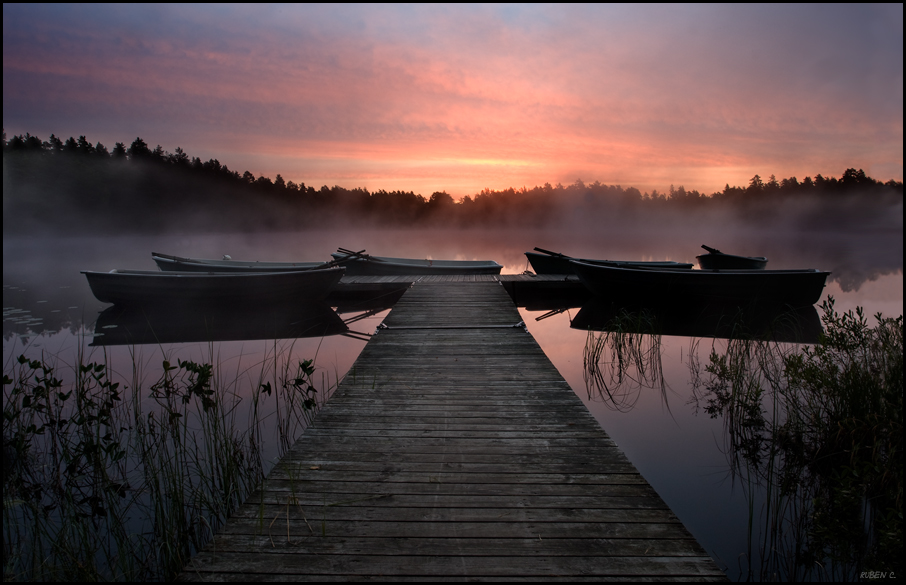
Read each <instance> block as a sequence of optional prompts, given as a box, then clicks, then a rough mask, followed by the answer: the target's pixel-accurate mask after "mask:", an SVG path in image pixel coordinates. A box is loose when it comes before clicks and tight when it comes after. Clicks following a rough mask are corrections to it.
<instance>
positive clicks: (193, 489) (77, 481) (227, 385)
mask: <svg viewBox="0 0 906 585" xmlns="http://www.w3.org/2000/svg"><path fill="white" fill-rule="evenodd" d="M290 354H291V352H290V351H286V349H285V348H283V349H278V347H277V345H276V343H275V345H274V351H273V352H272V353H271V355H268V356H266V358H265V359H264V360H263V361H262V362H261V363H257V364H252V365H249V366H247V367H241V368H240V367H237V369H236V370H235V371H234V370H232V369H229V370H228V369H227V368H226V367H221V364H219V363H217V362H216V361H214V360H212V361H211V362H209V363H197V362H193V361H190V360H181V359H177V360H175V361H174V362H173V363H171V362H170V360H166V359H165V360H164V362H163V364H162V371H163V374H162V375H161V377H160V378H159V379H157V380H156V381H154V382H153V383H151V384H147V383H145V381H144V376H145V374H144V372H142V366H141V363H142V362H141V359H134V360H133V371H132V376H131V382H130V383H128V384H122V383H120V382H117V381H114V379H115V378H116V376H115V375H114V374H113V372H112V370H111V367H110V366H109V364H107V363H105V362H104V361H87V360H86V359H84V358H83V357H82V356H80V359H78V360H77V361H76V363H75V364H74V365H72V366H68V365H66V364H65V363H64V361H63V360H62V359H61V358H59V357H51V356H45V357H44V358H43V359H29V358H27V357H25V356H20V357H19V358H18V359H16V360H15V361H14V363H12V364H7V365H5V366H4V375H3V450H4V454H3V459H4V473H3V576H4V581H9V580H16V581H50V580H53V581H96V580H105V581H106V580H127V581H148V580H170V579H172V578H173V577H174V576H175V575H176V574H177V573H178V572H179V571H180V570H181V569H182V568H183V566H184V565H185V563H186V561H187V560H188V559H189V558H190V557H191V556H192V555H193V554H194V553H195V552H196V551H198V550H199V549H200V548H201V547H202V546H203V545H204V544H205V543H206V542H208V541H209V540H210V539H211V537H212V536H213V533H214V532H215V531H216V530H217V529H218V528H219V527H220V526H222V525H223V523H224V522H225V521H226V519H227V518H228V517H229V516H230V514H231V513H232V512H233V511H234V510H235V509H236V508H237V507H238V506H239V505H240V504H241V503H242V502H243V501H245V499H246V498H247V497H248V496H249V494H250V493H251V492H252V491H253V490H254V489H255V487H256V486H257V485H258V484H259V482H260V481H261V480H262V479H263V477H264V475H265V473H266V472H267V470H268V469H269V468H270V466H271V465H272V463H273V462H272V461H271V460H270V458H269V457H267V456H266V455H265V453H268V454H271V455H273V454H276V456H277V457H279V456H281V455H282V454H283V453H285V452H286V450H287V449H289V447H290V446H291V445H292V444H293V443H294V441H295V439H296V437H297V436H298V434H299V433H300V432H301V430H302V429H304V428H305V426H307V424H308V423H309V422H310V421H311V417H312V416H313V414H314V413H315V412H316V411H317V409H318V408H319V407H320V405H322V404H323V402H324V400H325V399H326V396H327V394H328V393H329V391H330V388H331V386H330V384H329V382H328V379H327V377H326V376H324V375H322V376H320V377H319V376H318V375H317V374H316V370H315V367H314V365H313V363H312V361H310V360H305V361H301V362H298V361H297V362H295V363H291V362H290V361H289V360H288V359H287V356H288V355H290ZM247 376H252V377H253V378H254V379H255V383H254V389H253V392H252V393H251V396H250V398H248V399H246V400H243V399H242V398H241V397H240V396H241V392H240V388H238V385H239V380H240V379H242V378H244V377H247ZM316 378H319V379H316ZM64 379H69V380H70V381H69V382H64V381H63V380H64ZM274 430H276V433H274ZM269 442H270V443H276V444H268V443H269Z"/></svg>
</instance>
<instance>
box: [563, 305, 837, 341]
mask: <svg viewBox="0 0 906 585" xmlns="http://www.w3.org/2000/svg"><path fill="white" fill-rule="evenodd" d="M570 327H571V328H573V329H581V330H583V331H610V332H622V333H639V334H650V335H671V336H679V337H712V338H719V339H759V340H764V341H778V342H787V343H817V341H818V335H819V334H820V333H821V331H822V329H821V319H820V318H819V317H818V311H816V310H815V307H814V305H807V306H803V307H790V306H788V305H780V304H775V305H759V304H752V305H749V306H740V305H737V304H732V303H731V304H720V303H702V304H698V305H678V304H676V303H661V304H655V303H646V304H644V305H635V306H632V305H625V304H622V303H617V302H613V301H608V300H607V299H603V298H600V297H595V298H593V299H591V300H590V301H588V302H587V303H585V304H584V305H582V308H581V309H580V310H579V312H578V313H577V314H576V316H575V317H573V319H572V321H571V322H570Z"/></svg>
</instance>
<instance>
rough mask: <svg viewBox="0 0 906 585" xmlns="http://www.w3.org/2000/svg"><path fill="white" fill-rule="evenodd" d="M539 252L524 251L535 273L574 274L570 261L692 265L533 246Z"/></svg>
mask: <svg viewBox="0 0 906 585" xmlns="http://www.w3.org/2000/svg"><path fill="white" fill-rule="evenodd" d="M535 250H537V251H538V252H541V253H540V254H538V253H535V252H526V253H525V256H526V258H528V261H529V262H530V263H531V265H532V268H533V269H534V270H535V274H575V273H576V271H575V269H574V268H573V267H572V265H571V264H570V261H572V260H575V261H577V262H584V263H586V264H600V265H606V266H624V267H628V268H657V269H662V270H691V269H692V265H691V264H686V263H683V262H673V261H670V260H664V261H650V262H646V261H643V260H590V259H587V258H573V257H571V256H566V255H564V254H559V253H557V252H550V251H548V250H543V249H541V248H535Z"/></svg>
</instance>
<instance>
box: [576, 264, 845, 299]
mask: <svg viewBox="0 0 906 585" xmlns="http://www.w3.org/2000/svg"><path fill="white" fill-rule="evenodd" d="M573 264H574V267H575V269H576V273H577V274H578V275H579V279H580V280H582V283H583V284H585V286H586V287H588V289H589V290H590V291H591V292H592V293H594V294H596V295H599V296H607V297H613V298H620V299H631V300H651V301H655V302H663V301H664V300H670V299H674V300H677V301H692V302H699V301H714V302H723V303H742V304H748V303H780V304H788V305H792V306H805V305H813V304H815V303H817V302H818V300H819V299H820V298H821V293H822V292H823V291H824V284H825V281H826V280H827V277H828V275H829V274H830V273H829V272H822V271H820V270H730V271H719V270H640V269H633V268H617V267H611V266H596V265H592V264H585V263H582V262H573Z"/></svg>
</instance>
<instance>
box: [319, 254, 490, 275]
mask: <svg viewBox="0 0 906 585" xmlns="http://www.w3.org/2000/svg"><path fill="white" fill-rule="evenodd" d="M332 256H333V257H334V259H335V260H338V261H344V263H343V266H344V267H345V268H346V274H348V275H349V276H393V275H411V276H415V275H425V274H427V275H442V274H500V269H501V268H503V266H501V265H500V264H497V263H496V262H494V261H493V260H415V259H410V258H390V257H386V256H360V257H358V258H355V259H350V257H349V255H348V254H342V253H335V254H333V255H332Z"/></svg>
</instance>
